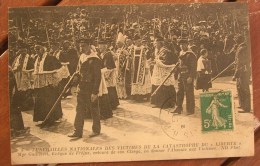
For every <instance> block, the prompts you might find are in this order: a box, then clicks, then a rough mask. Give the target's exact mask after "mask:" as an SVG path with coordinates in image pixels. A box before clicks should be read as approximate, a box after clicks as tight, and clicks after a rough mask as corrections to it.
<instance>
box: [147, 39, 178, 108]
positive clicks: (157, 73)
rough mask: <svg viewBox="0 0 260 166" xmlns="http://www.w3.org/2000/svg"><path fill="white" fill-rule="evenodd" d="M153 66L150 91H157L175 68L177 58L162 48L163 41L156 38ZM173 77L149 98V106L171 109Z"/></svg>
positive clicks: (173, 91)
mask: <svg viewBox="0 0 260 166" xmlns="http://www.w3.org/2000/svg"><path fill="white" fill-rule="evenodd" d="M155 48H156V50H157V51H156V53H155V65H154V69H153V75H152V90H153V91H154V90H155V89H157V87H158V86H160V85H161V83H162V82H163V81H164V80H165V78H166V77H167V76H168V75H169V73H170V72H171V71H172V70H173V68H174V67H175V63H176V62H177V60H178V56H177V55H174V53H173V52H171V51H170V50H168V49H167V48H166V47H165V46H164V39H163V38H162V37H158V38H157V39H156V40H155ZM174 83H175V80H174V76H173V75H172V76H171V77H170V78H169V79H168V80H167V81H166V82H165V83H164V84H163V85H162V86H161V89H160V90H159V91H158V92H157V93H156V94H155V95H153V96H152V97H151V104H154V105H155V106H154V107H161V106H162V104H164V106H163V108H172V107H174V106H175V103H176V91H175V88H174Z"/></svg>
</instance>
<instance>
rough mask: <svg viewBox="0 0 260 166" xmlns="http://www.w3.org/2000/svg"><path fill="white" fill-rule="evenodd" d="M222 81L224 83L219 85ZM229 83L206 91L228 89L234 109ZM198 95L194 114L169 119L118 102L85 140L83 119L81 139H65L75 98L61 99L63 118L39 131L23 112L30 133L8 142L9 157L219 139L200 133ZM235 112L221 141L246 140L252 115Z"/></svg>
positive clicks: (139, 105)
mask: <svg viewBox="0 0 260 166" xmlns="http://www.w3.org/2000/svg"><path fill="white" fill-rule="evenodd" d="M223 80H225V83H222V81H223ZM229 80H231V78H229V77H225V78H221V79H219V80H216V81H215V82H214V85H213V88H212V89H210V91H218V90H220V89H223V87H225V89H230V90H232V91H233V92H234V93H233V94H234V96H235V97H234V100H235V107H237V106H238V100H237V95H236V87H235V82H232V81H229ZM199 93H200V91H195V97H196V113H195V114H194V115H191V116H186V115H177V116H173V115H172V114H171V113H169V112H170V111H172V110H171V109H170V110H169V109H168V110H160V109H158V108H152V107H151V105H150V104H149V103H148V102H145V103H134V102H133V101H131V100H121V101H120V106H119V107H118V109H117V110H115V111H114V112H113V114H114V115H113V117H112V118H110V119H107V120H102V122H101V123H102V131H101V135H100V136H98V137H95V138H88V134H90V132H91V125H92V121H91V120H85V126H84V133H83V138H81V139H71V138H69V137H67V135H68V134H70V133H71V132H73V121H74V117H75V106H76V99H75V97H72V98H68V99H65V100H62V108H63V113H64V118H63V119H62V121H61V122H60V123H56V124H55V125H54V126H52V127H49V128H44V129H40V128H39V127H37V126H35V123H34V122H33V121H32V111H27V112H23V119H24V123H25V126H29V127H30V131H29V132H28V133H26V134H23V135H20V136H18V137H15V138H12V139H11V150H12V154H13V155H14V156H17V155H19V153H20V152H21V151H26V150H32V148H35V147H37V148H38V147H44V148H48V147H62V146H64V145H69V146H75V147H76V146H82V145H84V146H96V145H98V146H103V145H104V146H108V145H140V144H147V143H158V142H160V143H169V142H170V143H173V142H174V143H187V142H190V141H195V140H200V141H201V140H210V139H211V138H216V137H219V133H221V132H210V133H206V134H205V133H202V132H201V115H200V110H199ZM184 103H185V101H184ZM184 108H185V106H184ZM238 110H239V109H238V108H236V109H235V125H236V127H235V130H234V131H233V132H232V133H230V132H226V131H223V134H221V137H222V140H225V141H228V140H232V139H233V137H236V136H239V137H240V136H241V137H244V139H247V138H246V135H248V129H249V128H250V127H252V125H253V122H250V121H252V119H253V114H238V113H237V111H238ZM184 111H185V110H184ZM250 130H252V129H250ZM250 139H252V137H250ZM242 140H243V139H242Z"/></svg>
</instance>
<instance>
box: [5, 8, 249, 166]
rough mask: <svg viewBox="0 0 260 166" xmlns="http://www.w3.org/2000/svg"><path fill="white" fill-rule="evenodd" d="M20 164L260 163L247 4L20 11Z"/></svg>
mask: <svg viewBox="0 0 260 166" xmlns="http://www.w3.org/2000/svg"><path fill="white" fill-rule="evenodd" d="M8 23H9V34H8V37H9V39H8V42H9V43H8V51H9V97H10V127H11V139H10V144H11V153H12V154H11V158H12V163H13V164H33V163H77V162H111V161H141V160H171V159H191V158H217V157H239V156H253V155H254V114H253V94H252V75H251V52H250V39H249V26H248V24H249V23H248V6H247V4H246V3H228V4H221V3H208V4H207V3H204V4H202V3H193V4H142V5H140V4H139V5H138V4H135V5H92V6H66V7H23V8H9V20H8Z"/></svg>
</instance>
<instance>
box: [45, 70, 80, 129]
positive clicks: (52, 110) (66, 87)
mask: <svg viewBox="0 0 260 166" xmlns="http://www.w3.org/2000/svg"><path fill="white" fill-rule="evenodd" d="M76 74H77V72H75V73H73V75H72V76H71V77H70V79H69V81H68V82H67V84H66V85H65V87H64V88H63V90H62V92H61V93H60V95H59V97H58V98H57V100H56V101H55V103H54V104H53V106H52V107H51V110H50V111H49V113H48V114H47V116H46V117H45V119H44V121H43V122H42V123H41V125H40V127H41V128H42V127H44V126H45V125H46V124H47V123H46V122H47V120H48V119H49V118H50V116H51V114H52V113H53V112H54V111H55V108H56V106H57V105H58V103H59V102H60V100H61V98H62V96H63V94H64V93H65V92H66V91H67V89H68V87H69V86H70V84H71V82H72V80H73V78H74V77H75V75H76Z"/></svg>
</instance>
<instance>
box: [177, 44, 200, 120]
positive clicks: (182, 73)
mask: <svg viewBox="0 0 260 166" xmlns="http://www.w3.org/2000/svg"><path fill="white" fill-rule="evenodd" d="M179 44H180V46H181V52H180V55H179V63H180V64H179V66H178V68H177V70H176V72H175V78H176V79H178V90H177V108H176V109H175V110H174V112H173V113H176V114H181V112H182V111H183V107H182V104H183V100H184V94H185V96H186V112H187V115H191V114H194V109H195V97H194V78H195V76H196V68H197V67H196V65H197V59H196V56H195V55H194V53H193V52H192V51H191V50H189V48H188V40H187V39H181V40H180V41H179Z"/></svg>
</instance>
